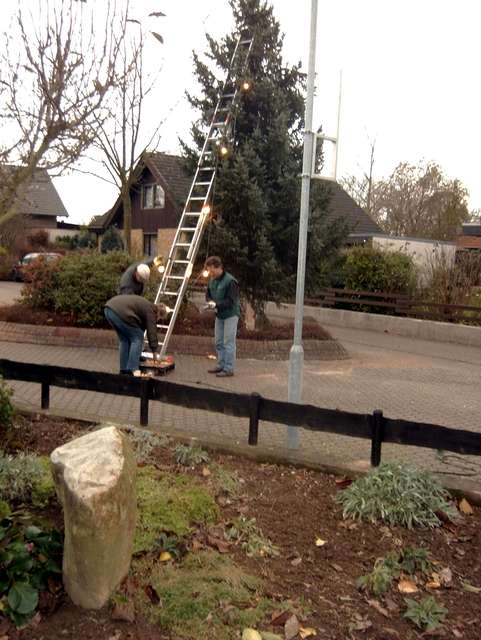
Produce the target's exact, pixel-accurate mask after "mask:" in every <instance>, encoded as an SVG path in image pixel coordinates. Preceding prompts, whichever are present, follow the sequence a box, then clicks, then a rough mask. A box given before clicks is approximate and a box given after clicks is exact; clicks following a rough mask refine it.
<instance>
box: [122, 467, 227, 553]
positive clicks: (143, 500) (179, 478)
mask: <svg viewBox="0 0 481 640" xmlns="http://www.w3.org/2000/svg"><path fill="white" fill-rule="evenodd" d="M137 500H138V509H139V516H138V523H137V529H136V533H135V540H134V553H139V552H143V551H149V550H151V549H152V548H154V547H155V545H156V541H157V540H158V539H159V537H160V534H161V533H162V532H164V533H171V534H174V535H175V536H178V537H183V536H186V535H188V534H189V533H190V532H191V529H192V526H193V525H196V524H200V525H203V524H208V523H211V522H216V520H217V519H218V517H219V509H218V507H217V505H216V503H215V501H214V498H213V497H212V496H211V495H210V493H209V492H208V491H207V490H206V489H205V488H204V487H203V486H202V485H200V484H199V482H198V481H197V480H195V479H193V478H189V477H187V476H184V475H177V474H175V475H174V474H166V473H164V472H161V471H159V470H158V469H156V468H155V467H151V466H146V467H141V468H139V469H138V473H137Z"/></svg>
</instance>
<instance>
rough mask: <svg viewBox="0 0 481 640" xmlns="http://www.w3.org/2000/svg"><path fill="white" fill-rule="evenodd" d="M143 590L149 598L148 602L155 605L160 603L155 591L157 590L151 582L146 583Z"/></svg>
mask: <svg viewBox="0 0 481 640" xmlns="http://www.w3.org/2000/svg"><path fill="white" fill-rule="evenodd" d="M144 591H145V593H146V595H147V597H148V598H149V600H150V602H151V603H152V604H155V605H159V604H160V597H159V594H158V593H157V591H156V590H155V589H154V587H153V586H152V585H151V584H147V585H146V586H145V587H144Z"/></svg>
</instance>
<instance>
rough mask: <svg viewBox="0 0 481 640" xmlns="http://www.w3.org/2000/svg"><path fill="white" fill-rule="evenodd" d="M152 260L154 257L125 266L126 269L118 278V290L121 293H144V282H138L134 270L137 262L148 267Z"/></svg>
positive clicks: (138, 294)
mask: <svg viewBox="0 0 481 640" xmlns="http://www.w3.org/2000/svg"><path fill="white" fill-rule="evenodd" d="M153 262H154V259H153V258H151V259H150V260H142V262H134V264H131V265H130V267H127V269H126V270H125V271H124V272H123V274H122V277H121V278H120V285H119V291H118V292H119V293H122V294H129V293H134V294H135V295H137V296H141V295H142V294H143V293H144V283H143V282H139V281H138V280H136V279H135V276H134V273H135V270H136V269H137V267H138V266H139V264H146V265H147V266H148V267H150V265H151V264H153Z"/></svg>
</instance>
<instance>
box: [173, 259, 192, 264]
mask: <svg viewBox="0 0 481 640" xmlns="http://www.w3.org/2000/svg"><path fill="white" fill-rule="evenodd" d="M172 262H173V263H174V264H189V263H190V260H172Z"/></svg>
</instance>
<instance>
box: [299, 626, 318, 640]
mask: <svg viewBox="0 0 481 640" xmlns="http://www.w3.org/2000/svg"><path fill="white" fill-rule="evenodd" d="M316 633H317V631H316V630H315V629H313V628H312V627H299V635H300V636H301V638H302V640H304V638H310V637H311V636H315V635H316Z"/></svg>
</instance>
